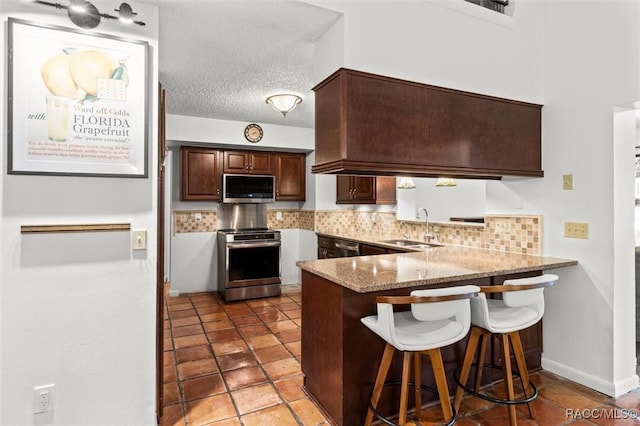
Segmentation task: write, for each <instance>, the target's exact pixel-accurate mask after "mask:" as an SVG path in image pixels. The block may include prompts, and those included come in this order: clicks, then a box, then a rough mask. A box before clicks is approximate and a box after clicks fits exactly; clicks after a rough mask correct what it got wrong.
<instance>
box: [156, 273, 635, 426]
mask: <svg viewBox="0 0 640 426" xmlns="http://www.w3.org/2000/svg"><path fill="white" fill-rule="evenodd" d="M166 308H167V309H166V310H165V326H164V327H165V329H164V333H165V335H164V338H165V352H164V381H165V384H164V403H165V406H164V416H163V417H162V420H161V426H179V425H189V426H196V425H216V426H232V425H236V426H239V425H243V426H254V425H255V426H270V425H272V426H288V425H305V426H316V425H329V422H328V421H327V420H326V419H325V417H324V416H323V415H322V413H321V411H320V410H319V409H318V407H316V406H315V405H314V403H313V402H312V401H311V400H310V399H309V398H308V397H307V396H306V395H305V393H304V392H303V390H302V388H301V386H302V373H301V371H300V324H301V296H300V286H299V285H295V286H285V287H284V290H283V295H282V296H280V297H275V298H269V299H258V300H251V301H246V302H235V303H228V304H225V303H224V302H223V301H222V300H221V298H220V297H219V296H218V295H217V294H214V293H195V294H189V295H181V296H179V297H173V298H168V299H167V307H166ZM532 380H534V381H535V383H536V386H537V387H538V390H539V396H538V399H536V401H535V406H536V411H537V415H536V420H532V419H530V418H529V414H528V411H527V408H526V406H518V408H517V413H518V424H519V425H523V426H527V425H540V426H548V425H569V424H570V425H575V426H582V425H621V426H622V425H638V426H640V418H637V416H638V415H637V413H638V412H640V390H636V391H634V392H630V393H628V394H626V395H623V396H621V397H619V398H617V399H613V398H610V397H608V396H605V395H602V394H600V393H598V392H595V391H593V390H591V389H588V388H586V387H583V386H580V385H578V384H576V383H573V382H570V381H568V380H565V379H563V378H561V377H558V376H555V375H553V374H551V373H548V372H544V371H541V372H537V373H534V374H533V375H532ZM490 392H493V393H495V394H497V395H499V394H500V393H502V392H503V390H502V385H501V384H498V385H496V386H495V387H494V388H493V389H491V390H490ZM625 410H627V411H625ZM572 413H573V414H572ZM628 413H630V414H631V416H630V415H629V414H628ZM425 415H426V416H428V417H427V418H433V419H437V418H438V417H441V415H440V413H439V409H438V408H437V407H434V408H432V409H429V410H426V412H425ZM507 419H508V417H507V410H506V408H505V406H498V405H496V404H493V403H490V402H486V401H484V400H480V399H478V398H474V397H469V396H468V397H466V398H465V399H464V400H463V403H462V407H461V408H460V414H459V415H458V420H457V422H456V424H457V425H461V426H470V425H476V426H477V425H491V426H493V425H506V424H508V421H507ZM424 424H427V423H426V422H425V423H424ZM347 426H357V425H347Z"/></svg>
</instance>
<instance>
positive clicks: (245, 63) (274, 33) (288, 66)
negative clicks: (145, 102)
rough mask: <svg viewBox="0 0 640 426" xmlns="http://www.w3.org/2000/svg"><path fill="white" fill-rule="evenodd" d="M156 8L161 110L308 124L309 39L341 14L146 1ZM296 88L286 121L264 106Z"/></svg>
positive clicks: (257, 3)
mask: <svg viewBox="0 0 640 426" xmlns="http://www.w3.org/2000/svg"><path fill="white" fill-rule="evenodd" d="M144 1H145V3H149V4H154V5H157V6H159V9H160V40H159V61H160V65H159V74H160V82H161V83H162V84H163V86H164V88H165V89H166V94H167V113H168V114H176V115H188V116H195V117H207V118H218V119H225V120H237V121H246V122H258V123H271V124H279V125H289V126H300V127H313V92H312V91H311V87H313V85H314V81H313V62H312V61H313V44H314V42H315V41H316V40H317V39H318V38H319V37H320V36H321V35H322V34H323V33H324V32H325V31H326V30H327V29H329V27H331V25H333V23H335V22H336V20H337V19H338V18H339V17H340V14H339V13H336V12H333V11H330V10H327V9H322V8H319V7H316V6H312V5H309V4H306V3H302V2H299V1H294V0H184V1H175V0H144ZM283 92H287V93H295V94H297V95H299V96H301V97H302V99H303V102H302V104H300V105H298V107H297V108H296V109H295V110H294V111H292V112H290V113H289V114H288V115H287V117H286V118H284V117H283V116H282V114H280V113H279V112H277V111H275V110H274V109H273V108H272V107H271V106H270V105H267V104H266V103H265V99H266V97H267V96H269V95H272V94H276V93H283Z"/></svg>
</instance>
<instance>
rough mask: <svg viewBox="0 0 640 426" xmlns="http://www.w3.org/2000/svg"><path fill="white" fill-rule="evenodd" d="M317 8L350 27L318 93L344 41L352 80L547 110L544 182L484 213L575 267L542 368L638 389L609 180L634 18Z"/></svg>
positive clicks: (508, 195) (594, 12)
mask: <svg viewBox="0 0 640 426" xmlns="http://www.w3.org/2000/svg"><path fill="white" fill-rule="evenodd" d="M309 2H310V3H313V4H315V5H318V6H323V7H327V8H330V9H334V10H337V11H339V12H342V13H343V14H344V16H343V18H342V20H341V21H340V26H339V27H336V28H335V29H334V31H333V32H330V33H328V34H327V35H326V36H325V37H323V38H322V39H321V40H320V41H319V45H320V46H321V48H320V49H317V50H316V56H315V60H316V62H317V65H316V70H317V73H316V76H317V78H318V80H320V79H322V78H324V77H326V76H327V75H328V74H330V73H331V72H333V71H334V70H335V69H328V68H327V67H323V66H322V65H318V64H324V63H329V64H332V65H335V63H336V61H339V59H340V55H335V54H333V53H332V49H331V44H332V43H337V42H338V41H336V40H339V39H340V40H342V41H343V43H344V45H345V47H344V48H343V51H344V53H343V55H342V57H343V63H342V64H341V65H342V66H346V67H348V68H353V69H357V70H362V71H367V72H373V73H378V74H383V75H389V76H394V77H398V78H404V79H408V80H414V81H419V82H424V83H429V84H435V85H440V86H445V87H452V88H457V89H462V90H468V91H472V92H478V93H484V94H489V95H495V96H501V97H506V98H513V99H518V100H523V101H529V102H536V103H541V104H544V105H545V106H544V109H543V168H544V170H545V177H544V178H539V179H505V180H503V181H502V182H488V183H487V190H488V200H491V202H490V204H489V205H488V213H512V212H516V213H518V214H543V215H544V224H543V232H544V237H543V253H544V254H545V255H549V256H557V257H565V258H573V259H577V260H578V261H579V263H580V265H579V266H578V267H574V268H564V269H562V270H558V271H555V272H556V273H558V274H559V275H560V278H561V279H560V282H559V284H558V285H557V286H556V287H554V288H553V289H551V290H549V291H548V293H547V295H548V297H547V300H548V308H547V313H546V315H545V320H544V339H545V340H544V355H543V366H544V367H545V368H547V369H549V370H552V371H555V372H558V373H560V374H562V375H564V376H566V377H569V378H571V379H573V380H576V381H578V382H580V383H583V384H586V385H588V386H591V387H593V388H595V389H597V390H599V391H601V392H604V393H607V394H609V395H619V394H620V393H622V392H625V391H627V390H630V389H633V388H634V387H635V386H637V385H638V378H637V376H635V362H632V360H633V358H634V354H633V353H632V351H633V348H632V347H631V346H632V345H631V341H633V340H635V339H633V335H632V329H633V324H634V322H633V321H632V318H633V316H634V314H635V313H634V312H633V308H632V306H631V304H632V302H629V301H631V300H633V299H634V297H633V293H632V291H633V290H632V286H631V285H630V283H628V282H627V281H628V280H629V278H630V276H631V275H632V273H631V271H630V270H628V269H629V268H630V267H631V265H632V264H631V263H630V262H629V261H628V260H626V261H625V260H620V261H616V260H615V255H620V253H625V250H627V248H628V247H625V245H626V244H628V242H626V240H624V239H622V238H614V235H615V233H614V231H617V233H618V234H620V229H625V228H626V229H627V230H628V232H629V233H632V232H633V222H632V220H630V219H629V217H630V215H631V213H628V214H624V213H621V212H616V210H615V209H614V203H619V202H620V201H619V197H614V195H613V194H614V192H613V191H614V182H621V181H622V180H624V179H625V178H624V176H623V175H622V173H624V170H626V168H621V169H622V170H618V169H614V161H613V154H614V140H613V134H614V129H613V110H614V107H615V106H620V105H627V104H629V103H631V102H633V101H636V100H638V99H640V91H639V77H640V73H639V71H640V69H639V66H638V57H639V52H640V50H639V49H638V47H639V46H638V44H639V43H640V37H638V22H639V20H638V17H639V16H638V4H637V3H636V2H631V1H624V0H620V1H606V2H605V1H599V2H596V1H588V0H585V1H536V0H522V1H519V2H517V5H516V7H515V11H514V16H513V18H508V17H503V18H501V19H497V20H491V19H486V11H482V12H479V10H480V9H481V8H478V7H477V6H475V5H472V4H468V3H466V4H465V2H463V1H462V0H426V1H420V0H415V1H402V2H376V1H359V2H350V1H323V0H315V1H309ZM454 2H455V3H456V5H455V7H451V5H452V4H453V3H454ZM336 48H338V46H336ZM621 143H623V142H621ZM622 157H623V156H622V155H621V156H620V158H622ZM629 161H633V158H629ZM566 173H572V174H573V175H574V186H575V189H574V190H573V191H570V192H569V191H562V175H563V174H566ZM632 178H633V177H632V176H631V177H630V178H629V179H632ZM625 182H626V181H625ZM319 187H320V185H318V188H319ZM618 188H621V190H624V189H625V188H626V185H620V186H617V187H616V190H618ZM621 197H624V196H623V195H622V196H621ZM628 197H629V199H631V197H633V192H632V191H629V194H628ZM620 208H623V207H622V206H620ZM614 212H615V213H614ZM614 217H615V220H616V221H620V222H619V223H616V225H615V227H614ZM565 221H578V222H582V221H584V222H588V223H589V234H590V237H589V239H588V240H576V239H567V238H564V237H563V222H565ZM623 240H624V241H623ZM628 249H629V256H631V253H632V247H629V248H628ZM616 268H617V269H616ZM624 300H626V301H627V302H626V303H625V302H623V301H624ZM614 312H615V313H614ZM624 321H626V323H625V322H624ZM630 329H631V331H630Z"/></svg>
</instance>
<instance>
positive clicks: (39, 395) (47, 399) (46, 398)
mask: <svg viewBox="0 0 640 426" xmlns="http://www.w3.org/2000/svg"><path fill="white" fill-rule="evenodd" d="M55 387H56V386H55V385H45V386H37V387H35V388H33V414H40V413H46V412H47V411H51V410H53V391H54V390H55Z"/></svg>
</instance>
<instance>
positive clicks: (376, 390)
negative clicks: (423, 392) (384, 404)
mask: <svg viewBox="0 0 640 426" xmlns="http://www.w3.org/2000/svg"><path fill="white" fill-rule="evenodd" d="M394 352H395V348H394V347H393V346H392V345H391V344H389V343H387V345H386V346H385V348H384V353H383V354H382V360H380V367H379V368H378V375H377V376H376V382H375V384H374V385H373V393H372V394H371V405H372V406H373V407H374V408H375V407H377V406H378V401H379V400H380V394H381V393H382V387H383V386H384V381H385V379H386V377H387V373H388V372H389V366H390V365H391V361H392V360H393V353H394ZM372 421H373V411H372V410H371V407H369V408H368V409H367V417H366V418H365V421H364V424H365V426H371V422H372Z"/></svg>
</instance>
